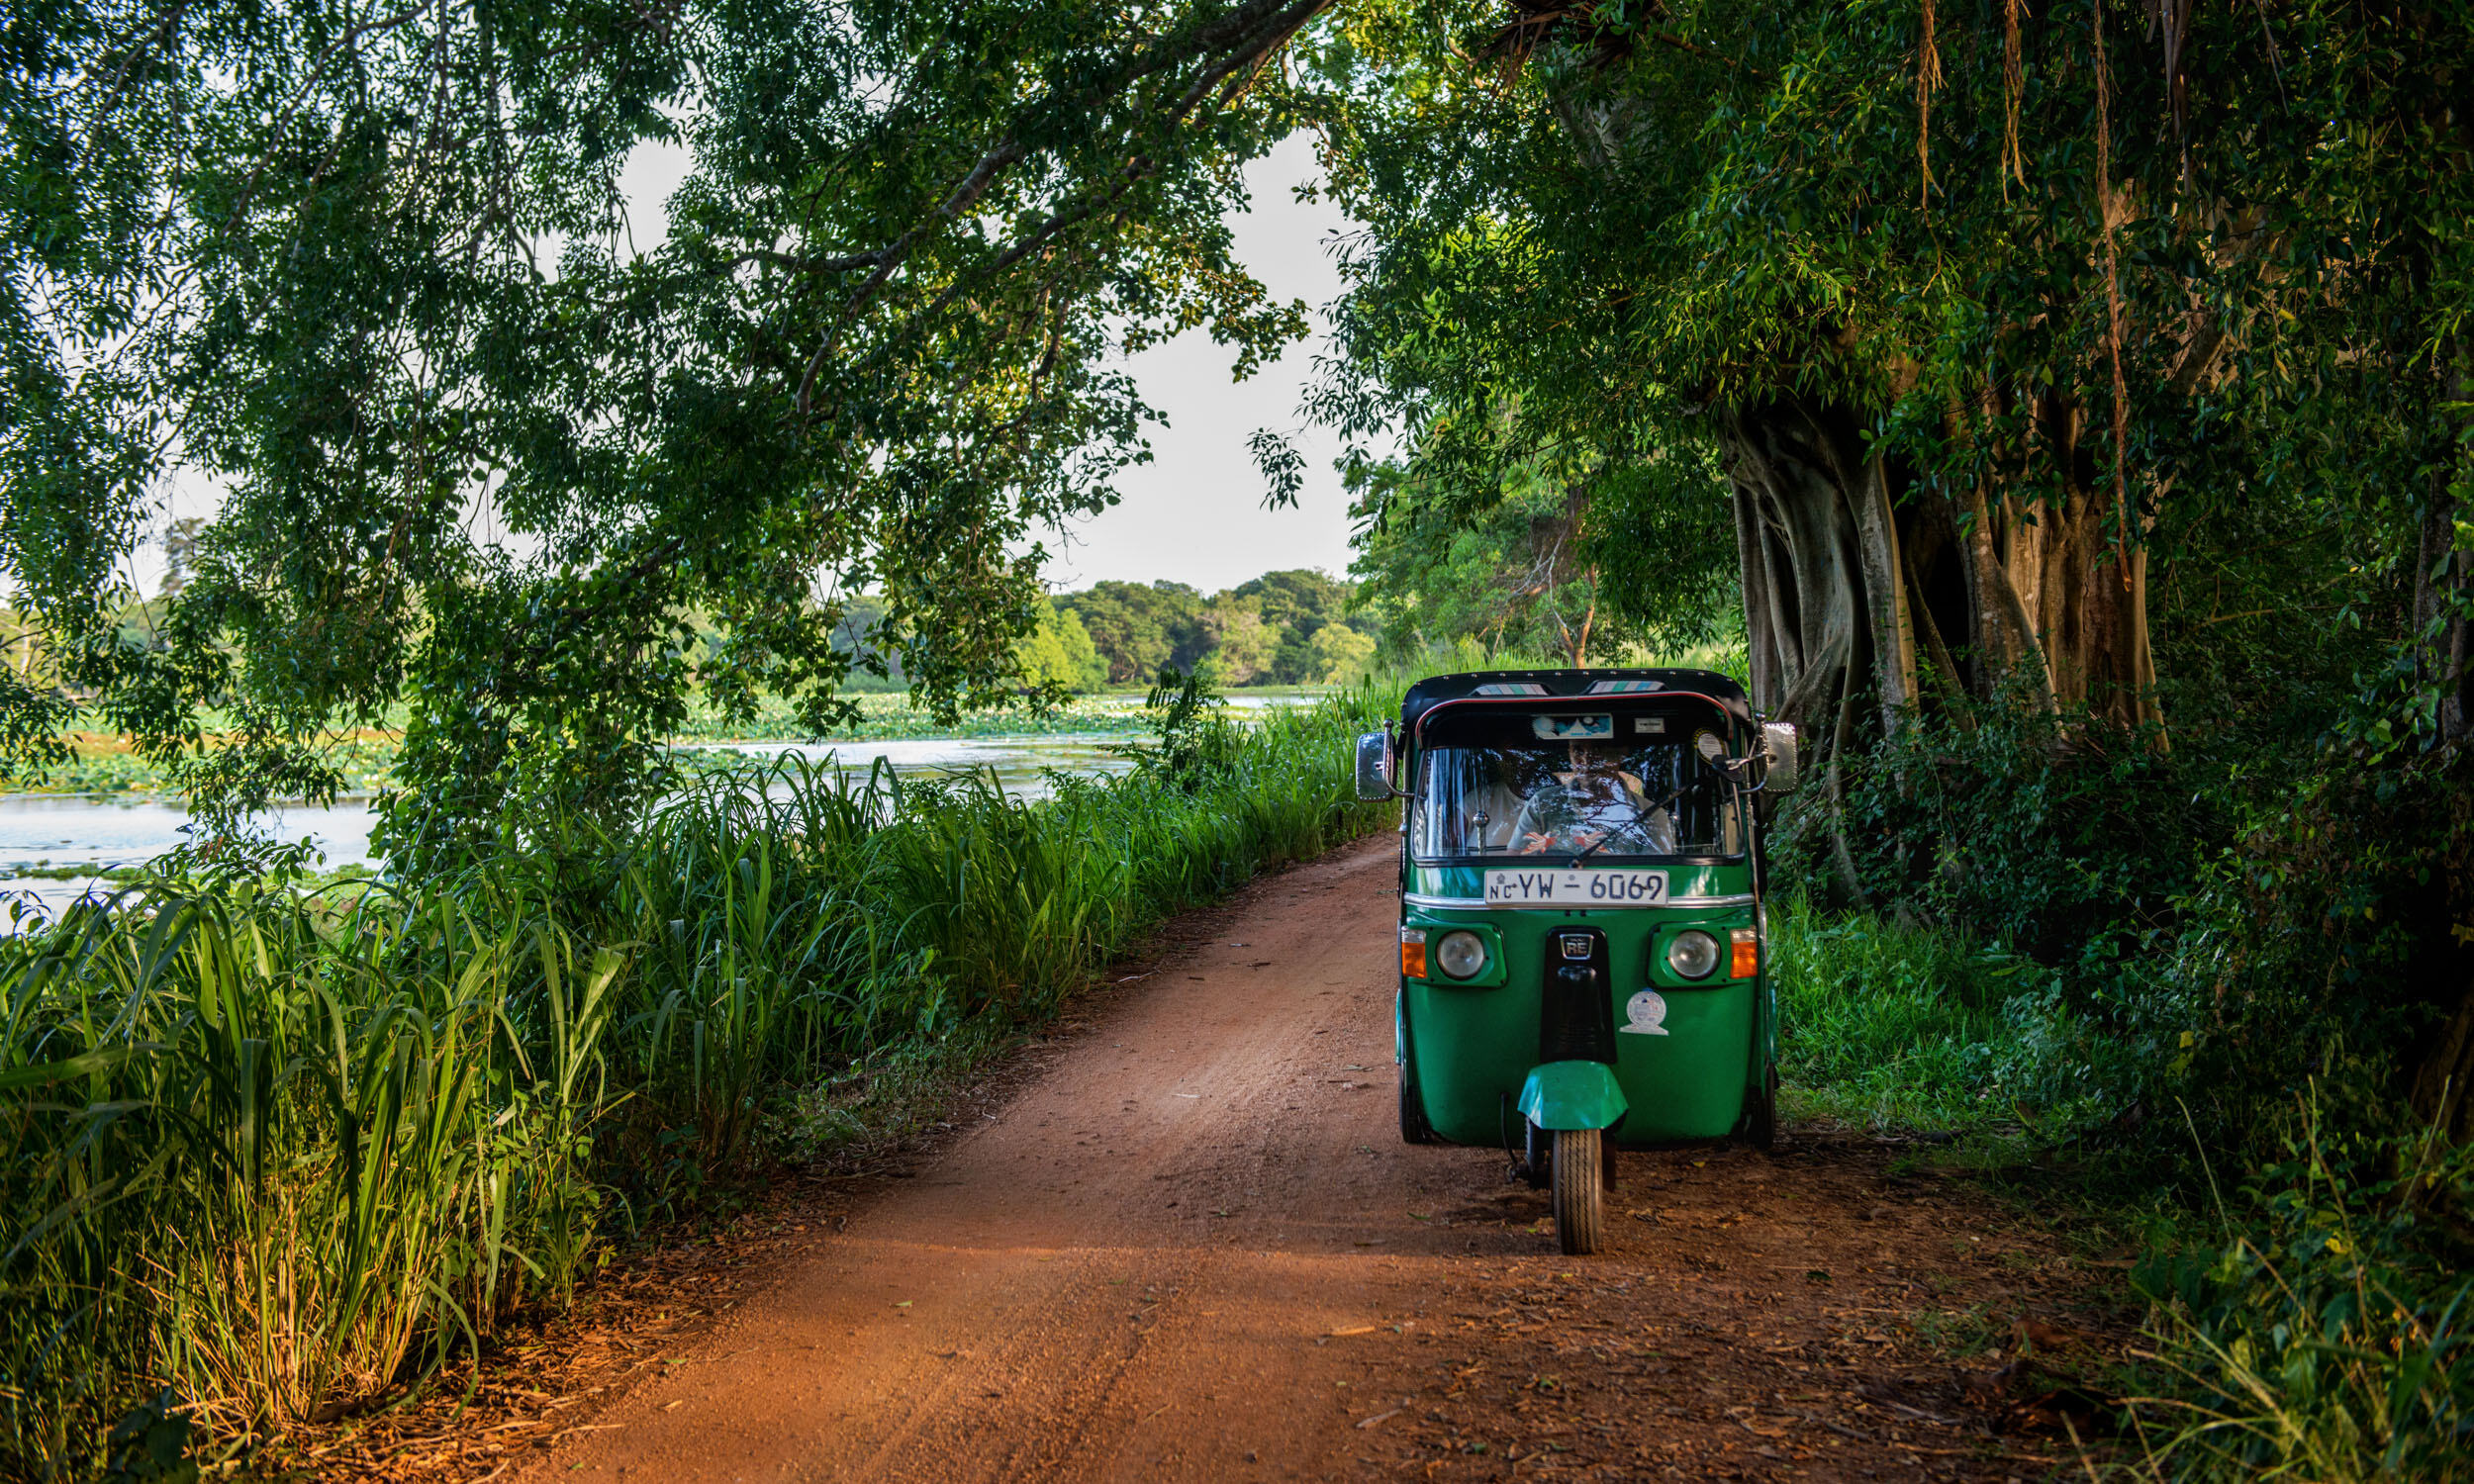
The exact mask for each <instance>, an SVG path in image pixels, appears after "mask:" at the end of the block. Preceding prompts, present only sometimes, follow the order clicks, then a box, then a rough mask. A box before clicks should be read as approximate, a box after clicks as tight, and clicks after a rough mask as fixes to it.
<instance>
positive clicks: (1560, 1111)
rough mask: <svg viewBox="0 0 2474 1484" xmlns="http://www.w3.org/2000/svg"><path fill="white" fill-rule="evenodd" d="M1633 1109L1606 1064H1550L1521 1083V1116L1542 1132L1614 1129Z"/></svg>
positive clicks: (1540, 1068)
mask: <svg viewBox="0 0 2474 1484" xmlns="http://www.w3.org/2000/svg"><path fill="white" fill-rule="evenodd" d="M1631 1109H1632V1105H1631V1104H1630V1103H1628V1102H1626V1101H1624V1089H1623V1088H1621V1087H1619V1086H1617V1085H1616V1083H1615V1068H1614V1067H1609V1066H1607V1065H1606V1064H1604V1063H1602V1062H1549V1063H1546V1064H1545V1065H1543V1066H1541V1067H1535V1068H1533V1069H1532V1070H1531V1071H1530V1073H1529V1080H1528V1081H1526V1082H1523V1083H1522V1084H1521V1089H1520V1111H1521V1116H1522V1117H1523V1118H1526V1119H1528V1120H1529V1121H1530V1122H1531V1123H1534V1124H1536V1125H1537V1126H1538V1127H1540V1128H1542V1129H1550V1130H1552V1129H1611V1128H1613V1127H1614V1126H1615V1122H1616V1120H1618V1119H1620V1118H1622V1117H1623V1116H1624V1114H1626V1113H1627V1112H1630V1111H1631Z"/></svg>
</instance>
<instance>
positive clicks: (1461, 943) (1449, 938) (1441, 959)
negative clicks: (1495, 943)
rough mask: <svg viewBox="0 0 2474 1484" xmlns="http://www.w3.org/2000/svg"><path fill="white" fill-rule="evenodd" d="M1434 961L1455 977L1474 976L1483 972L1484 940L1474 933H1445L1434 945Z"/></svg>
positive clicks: (1466, 977) (1484, 958)
mask: <svg viewBox="0 0 2474 1484" xmlns="http://www.w3.org/2000/svg"><path fill="white" fill-rule="evenodd" d="M1435 963H1436V964H1437V965H1438V966H1440V967H1441V968H1442V970H1443V972H1444V973H1445V974H1450V975H1452V977H1454V978H1456V979H1468V978H1475V977H1476V976H1477V975H1478V974H1482V973H1484V972H1485V968H1486V940H1485V939H1483V938H1480V937H1478V936H1477V935H1476V934H1475V933H1472V932H1468V931H1462V932H1457V933H1446V934H1444V935H1443V940H1442V941H1441V942H1439V943H1437V944H1436V945H1435Z"/></svg>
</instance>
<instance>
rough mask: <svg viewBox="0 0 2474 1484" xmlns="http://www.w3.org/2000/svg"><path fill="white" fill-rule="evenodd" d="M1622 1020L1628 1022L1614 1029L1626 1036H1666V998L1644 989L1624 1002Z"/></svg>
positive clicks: (1655, 991) (1652, 990)
mask: <svg viewBox="0 0 2474 1484" xmlns="http://www.w3.org/2000/svg"><path fill="white" fill-rule="evenodd" d="M1624 1019H1625V1020H1626V1021H1628V1022H1630V1023H1629V1024H1627V1025H1622V1026H1618V1027H1617V1028H1616V1029H1618V1030H1620V1031H1622V1032H1623V1033H1624V1034H1626V1035H1628V1036H1664V1035H1665V1034H1666V996H1665V995H1664V994H1661V993H1659V992H1658V991H1657V990H1655V989H1644V990H1642V991H1641V992H1640V993H1639V994H1636V995H1634V996H1633V997H1632V998H1630V999H1628V1000H1626V1001H1624Z"/></svg>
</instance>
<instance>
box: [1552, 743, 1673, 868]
mask: <svg viewBox="0 0 2474 1484" xmlns="http://www.w3.org/2000/svg"><path fill="white" fill-rule="evenodd" d="M1566 749H1567V750H1566V754H1565V756H1566V759H1567V761H1569V762H1570V765H1571V766H1570V769H1569V770H1568V771H1566V770H1559V771H1557V772H1555V773H1554V774H1553V775H1552V777H1551V779H1548V780H1541V781H1540V783H1539V785H1538V787H1536V788H1532V789H1531V790H1530V793H1529V798H1528V801H1527V802H1526V803H1524V804H1523V805H1522V806H1521V811H1520V819H1519V821H1518V822H1517V823H1515V824H1514V825H1513V826H1512V830H1513V835H1514V838H1515V839H1517V840H1518V841H1519V842H1520V843H1519V850H1520V854H1522V855H1525V856H1538V855H1545V854H1546V853H1547V852H1549V851H1556V852H1559V853H1560V852H1564V851H1575V852H1576V851H1587V852H1589V853H1591V854H1599V855H1616V856H1670V855H1673V854H1674V853H1675V821H1674V819H1673V817H1672V816H1671V815H1669V814H1668V813H1667V811H1666V810H1665V809H1663V808H1660V809H1653V808H1652V807H1651V806H1650V796H1649V790H1648V789H1647V788H1645V787H1643V785H1642V783H1641V780H1640V777H1639V776H1638V775H1636V774H1631V773H1627V772H1625V771H1624V770H1623V766H1622V764H1623V758H1622V755H1621V754H1620V753H1619V752H1618V751H1617V749H1616V746H1615V744H1613V743H1611V742H1571V743H1568V744H1566Z"/></svg>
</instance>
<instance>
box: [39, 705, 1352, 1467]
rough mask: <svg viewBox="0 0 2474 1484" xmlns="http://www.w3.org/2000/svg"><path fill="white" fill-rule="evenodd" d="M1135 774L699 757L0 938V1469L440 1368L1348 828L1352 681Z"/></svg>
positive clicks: (93, 1454) (334, 1408)
mask: <svg viewBox="0 0 2474 1484" xmlns="http://www.w3.org/2000/svg"><path fill="white" fill-rule="evenodd" d="M1159 698H1160V701H1161V704H1160V706H1159V707H1158V708H1157V709H1156V710H1155V713H1154V719H1155V721H1156V723H1157V726H1156V735H1155V736H1154V737H1153V738H1152V739H1151V740H1150V741H1149V742H1147V743H1145V744H1142V750H1141V752H1140V753H1139V755H1138V758H1137V764H1136V767H1135V769H1134V771H1133V772H1132V773H1131V774H1129V775H1127V776H1125V777H1122V778H1116V779H1109V780H1103V781H1094V780H1090V779H1081V778H1060V779H1059V780H1057V791H1056V793H1055V795H1054V796H1053V797H1052V798H1050V799H1047V800H1044V801H1041V802H1036V803H1025V802H1022V801H1020V800H1018V799H1014V798H1010V797H1007V796H1006V795H1004V794H1003V793H1001V792H1000V791H999V790H998V789H997V788H996V787H995V786H994V785H993V784H992V783H990V782H989V781H987V780H984V779H971V778H955V779H950V780H943V781H934V782H919V781H901V780H897V779H895V778H894V777H892V776H891V775H890V774H889V773H883V772H880V773H879V774H878V775H876V776H875V777H872V778H869V779H865V780H860V781H852V782H844V781H841V780H839V779H837V778H836V777H834V776H833V775H829V774H824V773H820V772H818V771H816V770H814V769H811V768H808V767H805V766H802V765H800V764H798V763H795V762H793V763H786V764H781V765H766V764H749V765H746V766H744V767H742V768H739V769H737V770H735V771H731V772H726V773H715V774H712V775H708V776H706V777H703V778H700V779H697V780H695V781H694V782H692V783H690V784H689V785H687V786H686V787H685V788H681V789H680V790H678V791H676V792H675V793H673V794H671V795H670V796H668V797H666V798H665V799H663V800H662V801H661V802H660V803H659V804H657V805H655V806H652V807H650V808H648V809H647V810H646V811H645V813H644V814H643V815H642V816H640V817H639V818H637V819H635V820H633V821H631V822H629V823H627V824H626V825H625V826H623V827H621V828H618V829H609V828H605V827H603V826H600V825H597V824H595V823H593V822H591V821H588V820H584V819H580V818H579V819H575V820H572V821H571V822H570V830H569V833H567V834H565V835H563V836H561V837H560V838H558V839H555V840H542V841H537V842H533V848H531V849H527V850H523V851H519V852H511V853H508V854H504V855H489V856H483V857H480V858H477V859H474V860H472V861H470V862H469V863H467V864H466V865H465V866H464V867H463V868H461V869H459V870H457V871H454V872H451V873H446V874H442V875H439V876H437V877H434V878H429V879H426V880H423V881H418V882H406V881H374V880H356V881H346V882H342V883H331V884H328V885H326V886H324V887H319V886H315V885H312V884H309V883H305V882H301V881H298V880H297V879H296V874H295V872H294V870H293V869H292V866H291V865H290V864H288V863H287V862H286V861H285V860H283V859H281V858H273V859H270V858H267V857H264V856H250V855H246V854H242V855H239V856H235V857H230V858H226V859H222V860H212V859H209V858H207V857H206V856H204V855H189V856H185V857H175V858H170V859H167V860H165V861H164V862H162V863H160V864H159V865H158V866H157V868H156V869H155V870H154V871H152V872H151V873H150V874H147V875H145V876H143V877H142V878H141V879H139V880H137V881H132V882H130V883H129V885H128V886H127V887H126V888H125V889H126V891H127V893H128V894H127V895H126V896H124V897H123V898H121V899H120V900H119V901H118V902H117V903H115V905H114V907H113V908H111V909H84V908H80V909H74V910H72V911H70V912H69V913H68V914H67V915H65V916H64V917H62V918H61V919H60V920H59V921H57V922H55V923H50V924H48V925H41V926H35V927H32V928H31V929H24V930H21V931H20V932H19V933H18V934H17V935H16V936H14V937H11V938H8V939H6V940H0V1003H5V1004H6V1006H7V1010H8V1016H9V1019H8V1022H7V1025H6V1040H5V1043H4V1044H0V1122H5V1125H6V1126H7V1128H8V1130H9V1143H10V1148H11V1150H12V1158H11V1159H9V1160H8V1161H7V1163H6V1165H5V1167H0V1234H5V1241H6V1243H7V1247H6V1250H5V1256H6V1274H7V1297H8V1303H7V1305H6V1306H5V1312H0V1415H4V1416H5V1424H6V1431H5V1433H4V1434H0V1473H5V1474H7V1475H8V1476H9V1477H12V1478H44V1477H55V1478H69V1477H82V1476H85V1475H88V1474H90V1473H93V1472H95V1471H98V1470H102V1469H113V1470H117V1471H118V1472H119V1474H120V1475H122V1476H130V1477H146V1476H148V1475H147V1473H146V1469H147V1468H149V1467H151V1466H152V1464H151V1462H150V1461H149V1460H150V1459H152V1458H153V1457H154V1456H155V1455H156V1454H158V1453H159V1454H160V1455H161V1457H162V1458H163V1459H164V1460H166V1461H167V1462H168V1461H170V1460H175V1459H177V1458H179V1457H181V1456H182V1455H183V1453H184V1451H186V1452H187V1453H189V1454H190V1455H192V1456H194V1457H196V1458H200V1459H204V1460H207V1461H213V1460H215V1459H218V1458H222V1457H227V1456H233V1455H235V1454H236V1453H237V1452H240V1451H245V1449H246V1448H247V1447H248V1446H249V1445H251V1444H253V1443H263V1442H264V1441H266V1440H267V1439H268V1438H271V1437H274V1436H277V1435H280V1434H282V1433H284V1432H286V1431H287V1430H291V1429H295V1428H298V1427H300V1426H301V1425H303V1424H305V1423H309V1422H312V1421H318V1420H326V1419H331V1418H333V1417H336V1416H338V1415H340V1414H342V1413H344V1412H345V1411H347V1410H349V1409H351V1408H354V1407H356V1406H360V1405H363V1404H366V1403H369V1402H371V1401H373V1400H375V1399H377V1398H380V1397H382V1396H384V1395H387V1394H388V1393H389V1392H390V1391H391V1390H393V1389H395V1388H400V1387H401V1386H402V1385H404V1384H406V1383H408V1382H412V1381H415V1380H418V1379H420V1378H422V1377H426V1376H434V1375H436V1374H437V1373H438V1372H440V1371H441V1370H442V1369H443V1368H446V1367H452V1366H457V1365H460V1364H463V1363H465V1362H466V1361H468V1360H469V1359H470V1358H471V1356H472V1355H473V1354H474V1352H475V1348H476V1346H478V1345H482V1344H484V1343H485V1342H486V1341H487V1339H488V1338H489V1336H490V1335H491V1334H492V1333H493V1332H494V1331H495V1329H496V1328H497V1327H498V1326H500V1325H501V1324H502V1323H503V1322H504V1321H505V1320H506V1318H507V1317H508V1316H509V1315H511V1314H512V1313H514V1312H516V1311H517V1310H518V1309H520V1308H521V1307H523V1306H524V1305H527V1304H556V1303H559V1302H561V1301H562V1300H563V1299H564V1298H565V1297H566V1296H567V1295H568V1294H569V1293H570V1292H572V1290H573V1288H574V1286H575V1284H576V1283H577V1282H579V1281H580V1280H582V1279H584V1278H586V1277H588V1276H589V1275H590V1274H591V1273H592V1272H593V1271H594V1270H595V1267H596V1265H597V1264H598V1263H599V1262H600V1261H601V1260H602V1259H603V1254H604V1253H605V1252H607V1251H608V1250H609V1244H610V1242H611V1241H612V1239H613V1238H614V1237H615V1236H617V1235H619V1234H623V1233H624V1232H627V1231H629V1230H634V1229H636V1228H639V1227H641V1226H643V1225H644V1224H646V1223H649V1222H656V1221H659V1220H662V1219H663V1218H665V1217H666V1216H670V1215H673V1214H676V1213H679V1212H682V1211H686V1210H692V1209H695V1207H696V1204H697V1202H698V1201H699V1200H700V1199H701V1198H703V1197H704V1196H705V1195H706V1193H707V1192H708V1190H709V1189H710V1187H712V1186H714V1184H715V1183H716V1182H720V1183H724V1184H726V1183H727V1182H729V1181H731V1180H733V1179H736V1178H739V1177H740V1176H741V1175H743V1174H744V1173H745V1172H746V1171H748V1170H749V1169H751V1168H755V1167H760V1166H761V1165H763V1164H764V1162H765V1161H767V1160H770V1159H777V1158H781V1157H783V1156H785V1155H791V1154H796V1153H798V1152H799V1151H800V1150H801V1149H802V1148H803V1147H806V1146H810V1145H812V1144H813V1143H814V1142H815V1141H818V1140H826V1139H831V1138H834V1137H836V1136H837V1133H838V1134H839V1135H841V1136H847V1135H848V1134H850V1133H851V1132H854V1131H853V1130H850V1129H847V1128H840V1127H839V1126H838V1123H837V1119H839V1118H841V1117H842V1116H843V1115H838V1114H837V1113H836V1112H835V1106H836V1105H835V1100H834V1098H833V1096H832V1095H831V1092H830V1089H831V1088H833V1087H835V1086H849V1085H852V1084H853V1083H860V1084H864V1082H865V1081H866V1080H867V1078H868V1076H869V1075H870V1074H871V1073H872V1072H874V1071H881V1070H883V1069H885V1068H886V1067H890V1066H894V1065H897V1064H900V1063H901V1062H903V1061H904V1059H905V1058H909V1059H915V1058H917V1057H920V1056H923V1055H929V1054H933V1053H938V1052H939V1051H940V1049H941V1050H942V1053H943V1054H950V1053H951V1049H952V1047H954V1046H955V1045H957V1044H967V1043H969V1042H971V1041H972V1040H973V1039H974V1038H987V1037H996V1036H1001V1035H1002V1034H1004V1033H1005V1032H1006V1031H1008V1030H1009V1029H1011V1028H1016V1027H1019V1026H1022V1025H1025V1024H1028V1023H1033V1022H1036V1021H1038V1020H1040V1019H1042V1018H1044V1017H1046V1016H1047V1015H1049V1014H1050V1013H1051V1012H1052V1011H1053V1010H1054V1008H1055V1007H1056V1005H1057V1004H1058V1003H1059V1001H1060V1000H1061V999H1062V998H1063V997H1065V996H1067V995H1070V994H1071V993H1073V992H1074V991H1075V990H1076V989H1078V988H1080V987H1082V986H1083V985H1085V984H1086V983H1088V982H1089V981H1090V978H1091V975H1092V974H1093V973H1094V971H1095V970H1096V969H1097V968H1098V967H1099V966H1101V965H1102V964H1104V963H1105V962H1106V961H1107V960H1108V959H1109V957H1110V956H1111V955H1113V954H1116V953H1118V952H1120V951H1122V950H1123V949H1125V948H1126V947H1127V946H1128V945H1130V944H1131V943H1133V942H1134V941H1135V940H1136V939H1137V938H1138V937H1139V936H1140V935H1141V934H1142V933H1143V932H1144V931H1146V930H1147V929H1149V928H1150V927H1151V926H1152V925H1153V924H1155V923H1157V922H1158V921H1160V920H1161V919H1162V918H1163V917H1165V916H1166V915H1168V914H1170V913H1173V912H1175V911H1178V910H1180V909H1182V908H1185V907H1189V906H1192V905H1195V904H1197V903H1201V902H1205V901H1209V900H1211V899H1213V898H1215V897H1217V896H1218V895H1220V894H1222V893H1224V892H1226V891H1228V890H1229V889H1231V888H1233V887H1234V886H1236V885H1238V884H1239V883H1241V882H1243V881H1245V880H1247V879H1248V878H1249V877H1251V876H1253V875H1254V874H1255V873H1257V872H1259V871H1262V870H1264V869H1266V868H1269V867H1272V866H1275V865H1278V864H1280V863H1282V862H1285V861H1293V860H1298V859H1302V858H1305V857H1308V856H1311V855H1314V854H1316V853H1318V852H1320V851H1323V850H1325V849H1328V848H1330V847H1331V846H1333V845H1335V844H1337V843H1339V842H1341V841H1343V840H1346V839H1349V838H1351V837H1353V836H1355V835H1357V834H1359V833H1362V832H1363V831H1364V830H1366V829H1367V828H1369V827H1370V826H1372V825H1374V824H1375V823H1377V822H1379V820H1380V819H1381V818H1383V817H1386V816H1387V809H1386V808H1385V807H1384V806H1368V805H1364V804H1361V803H1358V802H1357V801H1356V800H1355V798H1354V796H1353V793H1352V790H1351V774H1350V768H1349V760H1350V755H1351V754H1350V748H1349V746H1348V742H1349V739H1350V738H1351V737H1353V736H1354V735H1355V734H1356V733H1357V732H1358V731H1360V730H1362V729H1364V728H1365V727H1367V726H1369V725H1372V724H1374V722H1375V721H1376V719H1377V718H1379V717H1380V715H1381V714H1382V713H1384V712H1386V711H1388V710H1389V709H1390V708H1391V707H1392V706H1394V705H1395V704H1396V700H1397V696H1396V692H1395V693H1392V694H1388V695H1386V694H1382V693H1379V692H1375V691H1366V690H1361V691H1355V692H1351V693H1347V694H1346V695H1343V696H1336V697H1334V698H1332V699H1331V700H1329V701H1326V702H1325V703H1323V704H1322V705H1320V706H1317V707H1313V708H1310V709H1298V710H1292V711H1281V712H1276V713H1274V714H1271V715H1268V716H1265V717H1263V718H1262V719H1261V720H1260V721H1259V722H1257V723H1256V724H1253V725H1250V726H1240V725H1238V724H1236V723H1234V722H1232V721H1230V720H1229V719H1228V718H1227V717H1226V716H1225V715H1224V714H1222V713H1220V712H1218V711H1217V710H1215V709H1213V708H1211V707H1210V706H1208V705H1207V704H1204V703H1203V701H1204V700H1205V699H1206V696H1205V695H1204V693H1202V692H1201V691H1200V690H1199V688H1194V687H1189V688H1187V689H1186V690H1184V691H1182V692H1177V693H1174V694H1164V695H1162V696H1160V697H1159Z"/></svg>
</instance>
